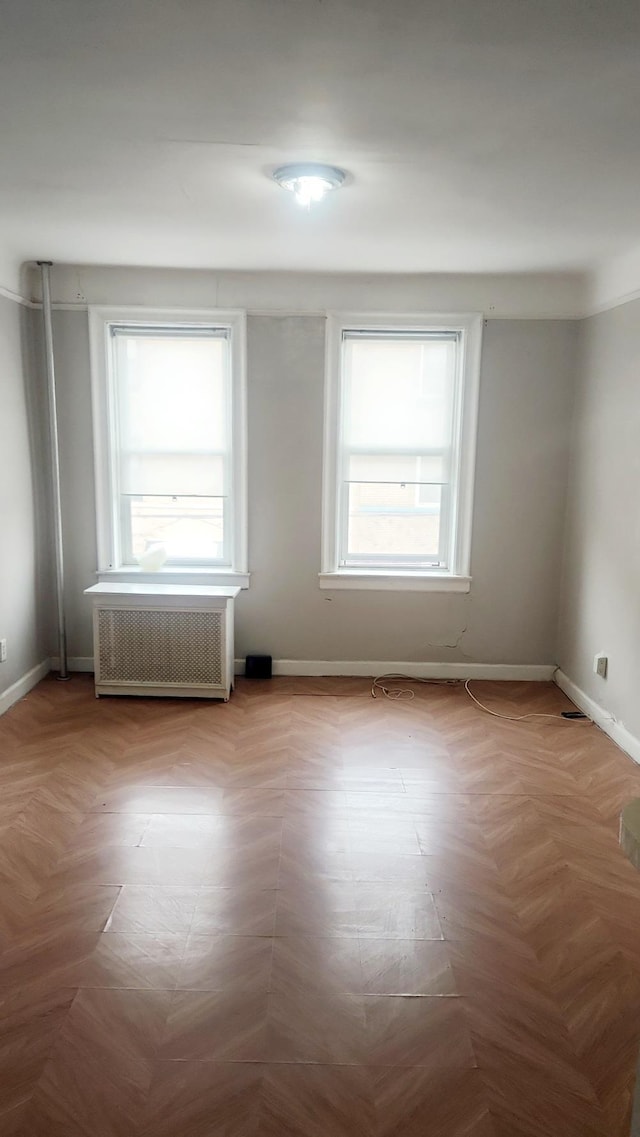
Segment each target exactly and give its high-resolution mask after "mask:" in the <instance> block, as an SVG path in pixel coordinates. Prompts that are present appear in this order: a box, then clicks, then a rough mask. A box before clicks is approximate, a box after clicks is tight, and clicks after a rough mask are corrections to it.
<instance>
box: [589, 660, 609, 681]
mask: <svg viewBox="0 0 640 1137" xmlns="http://www.w3.org/2000/svg"><path fill="white" fill-rule="evenodd" d="M608 666H609V659H608V657H607V656H606V655H595V656H594V657H593V670H594V672H595V673H596V675H599V676H600V678H601V679H606V678H607V668H608Z"/></svg>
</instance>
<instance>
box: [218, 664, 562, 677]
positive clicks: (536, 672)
mask: <svg viewBox="0 0 640 1137" xmlns="http://www.w3.org/2000/svg"><path fill="white" fill-rule="evenodd" d="M554 671H555V666H554V664H552V663H545V664H528V663H406V662H405V663H397V662H391V663H390V662H389V661H388V660H382V661H381V660H367V659H356V660H353V659H352V660H342V659H337V660H336V659H319V660H318V659H274V661H273V674H274V675H299V676H305V675H352V676H363V677H365V678H367V679H372V678H374V677H375V676H376V675H389V674H392V673H398V674H402V675H412V676H415V678H416V679H501V680H509V679H511V680H536V681H542V682H544V681H548V680H550V679H552V678H553V673H554ZM235 673H236V675H243V674H244V659H236V661H235Z"/></svg>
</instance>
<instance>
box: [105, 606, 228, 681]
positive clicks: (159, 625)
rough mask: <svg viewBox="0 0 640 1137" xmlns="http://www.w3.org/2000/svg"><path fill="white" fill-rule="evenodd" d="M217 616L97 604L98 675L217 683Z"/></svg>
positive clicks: (220, 632)
mask: <svg viewBox="0 0 640 1137" xmlns="http://www.w3.org/2000/svg"><path fill="white" fill-rule="evenodd" d="M223 621H224V613H223V612H199V611H187V610H185V611H181V612H171V611H167V610H166V609H162V610H156V609H148V608H141V609H129V608H125V609H119V608H100V609H99V610H98V642H99V659H100V679H101V681H102V682H106V683H138V684H139V683H149V684H162V683H166V684H171V685H173V686H184V687H193V686H197V685H201V684H202V685H207V686H209V685H216V684H221V683H222V682H223V672H224V622H223Z"/></svg>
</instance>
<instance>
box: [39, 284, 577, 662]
mask: <svg viewBox="0 0 640 1137" xmlns="http://www.w3.org/2000/svg"><path fill="white" fill-rule="evenodd" d="M59 271H60V270H58V269H56V272H55V276H54V288H55V293H54V295H55V297H56V299H59V298H60V292H59V291H58V286H57V283H56V282H57V280H58V279H59ZM78 271H79V273H80V275H79V276H78V277H77V278H76V279H77V282H78V288H77V289H76V290H77V291H79V292H81V293H82V298H83V299H86V300H87V301H89V302H101V303H104V302H107V303H147V304H150V303H156V304H157V303H163V304H170V305H176V304H178V305H179V304H184V305H185V306H188V305H189V304H198V305H203V304H207V303H209V304H212V303H218V304H222V303H224V304H234V305H238V306H241V307H243V306H246V307H248V308H250V309H251V308H254V309H255V307H256V300H257V299H258V295H257V291H256V290H257V289H258V282H256V281H255V280H253V283H252V284H251V289H247V291H246V292H245V293H243V291H242V289H241V288H240V286H239V284H238V282H237V281H236V283H235V285H234V291H233V292H231V290H230V289H229V288H228V287H226V286H225V288H224V289H222V290H221V289H220V288H218V289H217V290H215V289H213V288H212V286H211V282H210V281H209V282H208V283H207V287H208V288H209V289H210V291H209V292H207V294H206V295H205V294H204V293H203V290H202V288H200V290H198V289H196V288H195V285H194V283H193V278H194V276H197V275H198V274H185V276H186V277H187V280H186V287H185V289H183V290H180V289H177V288H176V284H177V283H178V282H179V278H180V274H171V273H169V274H164V273H159V274H157V276H154V275H153V274H150V273H149V272H148V271H145V272H144V273H142V274H141V277H140V280H139V281H138V283H137V284H136V276H135V272H134V271H133V270H127V272H126V279H124V278H123V276H122V275H121V274H120V273H119V271H116V270H114V273H113V274H112V273H111V270H107V271H106V272H105V274H104V275H101V274H100V273H99V271H98V270H84V269H83V270H78ZM71 272H72V270H65V274H64V275H63V278H62V280H63V285H64V287H65V288H67V286H68V282H69V279H70V274H71ZM199 276H200V280H201V283H202V282H205V281H206V274H199ZM114 280H117V281H119V285H120V286H121V287H118V288H117V289H114V287H113V284H114ZM225 280H226V282H227V284H228V279H227V278H225ZM88 283H90V284H91V288H89V287H88ZM267 283H268V282H262V284H261V285H260V287H261V290H262V291H261V296H262V297H263V303H264V305H265V307H267V306H268V305H267V304H266V301H268V300H269V299H270V297H271V299H272V306H273V307H278V306H279V305H281V304H282V302H283V292H282V290H281V288H280V285H278V286H277V287H275V288H274V289H272V292H271V293H269V290H268V288H267ZM309 287H310V288H311V292H312V293H313V295H314V297H315V299H314V301H313V302H314V304H315V305H318V306H323V307H325V308H337V307H340V306H341V305H342V302H343V301H345V300H346V299H347V298H348V300H349V306H350V307H351V308H353V307H356V308H357V307H363V308H366V307H370V306H377V307H386V308H387V309H388V310H401V309H402V307H404V306H405V305H406V302H407V299H408V294H407V291H406V287H407V286H406V282H405V281H403V280H401V281H400V282H399V284H398V288H397V290H396V282H395V280H394V278H391V277H388V278H377V279H376V280H373V281H372V282H371V284H370V287H369V286H365V287H363V288H362V290H361V293H362V295H361V303H360V304H358V303H355V304H354V289H355V284H354V282H353V280H352V281H350V282H345V281H344V280H343V279H342V278H340V277H334V278H322V280H321V281H315V282H313V281H311V282H310V284H309ZM465 287H466V286H465ZM116 292H117V295H116V294H115V293H116ZM63 295H64V299H65V300H67V297H68V295H69V293H68V291H66V292H64V293H63ZM274 295H275V297H276V298H277V300H278V304H276V303H274V300H273V297H274ZM310 295H311V293H310V292H309V291H307V292H305V293H304V296H303V297H302V298H301V299H300V300H299V303H298V308H304V307H305V305H306V304H308V303H309V302H310ZM373 295H375V296H376V297H377V304H375V305H372V297H373ZM413 298H414V301H416V302H417V299H418V298H419V293H418V292H414V293H413ZM356 299H357V297H356ZM467 300H468V303H467V305H466V306H468V307H472V308H473V307H475V308H478V307H480V305H479V303H475V304H474V303H473V300H474V297H473V295H472V294H469V295H468V297H467ZM295 305H296V294H295V290H294V289H292V291H291V292H290V294H289V297H288V306H289V307H290V308H291V309H292V310H294V309H295ZM414 306H417V304H416V305H414ZM324 324H325V320H324V317H323V316H322V315H320V314H309V313H307V314H293V315H292V314H286V315H285V314H274V313H271V314H262V315H260V314H255V312H254V314H250V315H249V321H248V336H249V342H248V388H249V567H250V570H251V572H252V580H251V589H250V590H249V592H243V593H242V594H241V596H240V597H239V600H238V604H237V654H239V655H244V654H245V653H246V652H247V651H264V652H269V653H270V654H272V655H273V656H274V658H279V659H283V658H284V659H303V660H314V659H315V660H322V659H327V660H406V661H459V662H469V661H473V662H480V663H492V662H495V663H525V664H549V663H553V662H554V660H555V632H556V623H557V592H558V587H557V586H558V579H559V571H560V549H561V527H562V519H563V514H564V487H565V482H566V460H567V447H568V424H569V421H570V415H571V400H572V396H573V378H574V348H575V339H576V324H575V323H574V322H571V321H562V320H533V319H530V320H523V321H518V320H507V321H500V320H490V321H489V322H488V324H487V326H486V328H485V338H484V356H483V366H482V378H481V396H480V418H479V443H478V472H477V485H476V509H475V522H474V538H473V550H472V573H473V582H472V586H471V592H470V593H469V594H468V595H451V594H429V593H412V594H407V593H397V594H396V593H372V592H363V593H358V592H336V593H331V592H321V591H320V589H319V588H318V582H317V574H318V571H319V568H320V515H321V461H322V407H323V383H324ZM54 338H55V347H56V356H57V374H58V386H59V410H60V441H61V467H62V489H63V514H64V526H65V557H66V569H67V602H68V614H69V615H68V631H69V651H70V655H72V656H89V655H90V654H91V651H92V646H91V624H90V614H89V608H88V605H87V603H86V600H85V598H84V597H83V596H82V590H83V589H84V588H86V587H87V586H88V585H90V584H92V583H93V582H94V580H95V576H94V572H95V567H96V548H95V545H96V537H95V522H94V513H95V509H94V482H93V458H92V442H91V411H90V384H89V354H88V335H87V313H86V311H84V310H75V311H74V310H58V311H56V313H55V317H54Z"/></svg>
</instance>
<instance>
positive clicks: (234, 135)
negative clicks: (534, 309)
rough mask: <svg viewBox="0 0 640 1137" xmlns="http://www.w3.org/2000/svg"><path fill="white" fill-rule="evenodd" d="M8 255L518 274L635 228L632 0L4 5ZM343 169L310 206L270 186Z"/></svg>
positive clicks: (587, 259) (634, 239)
mask: <svg viewBox="0 0 640 1137" xmlns="http://www.w3.org/2000/svg"><path fill="white" fill-rule="evenodd" d="M0 14H1V18H2V36H1V39H0V159H1V160H0V251H1V252H3V253H4V257H5V260H12V261H22V260H27V259H32V258H43V257H45V258H50V259H53V260H55V261H66V262H70V263H73V262H75V263H86V264H91V263H104V264H145V265H166V266H175V267H187V266H190V267H216V268H220V269H224V268H234V269H292V270H293V269H295V270H301V269H302V270H323V271H336V272H346V271H360V272H363V271H364V272H378V271H386V272H454V273H457V272H467V273H476V272H531V271H556V270H557V271H573V270H576V271H578V270H583V269H588V268H590V267H592V266H593V265H594V264H597V263H598V262H599V261H602V260H604V259H606V258H608V257H612V256H615V255H617V254H619V253H620V252H622V251H624V250H625V248H627V247H628V246H629V245H634V244H639V243H640V207H639V202H640V195H639V194H638V186H639V184H640V146H639V145H638V142H639V138H640V62H639V60H640V53H639V48H640V5H638V4H637V0H628V2H626V0H625V2H622V0H440V2H439V3H435V0H395V2H394V0H109V2H108V3H106V2H103V3H98V2H94V0H20V2H18V3H16V2H15V0H0ZM301 160H316V161H323V162H330V163H332V164H335V165H338V166H342V167H344V168H345V169H346V170H347V171H348V173H349V175H350V177H349V182H348V184H347V185H346V187H344V188H343V189H340V190H338V191H337V192H336V193H334V194H332V195H330V197H329V198H328V199H327V200H326V202H325V203H323V205H322V206H320V207H318V208H316V209H315V210H314V211H313V212H311V213H309V214H306V213H304V212H301V211H300V210H299V209H297V207H296V206H295V204H294V201H293V199H292V197H291V195H290V194H288V193H287V192H286V191H284V190H282V189H280V188H279V187H277V186H276V185H275V184H274V183H273V182H272V181H270V180H269V176H268V175H269V173H270V171H271V170H272V169H273V168H274V167H275V166H278V165H280V164H282V163H284V162H290V161H301Z"/></svg>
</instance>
